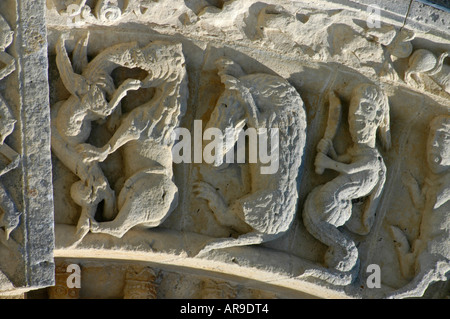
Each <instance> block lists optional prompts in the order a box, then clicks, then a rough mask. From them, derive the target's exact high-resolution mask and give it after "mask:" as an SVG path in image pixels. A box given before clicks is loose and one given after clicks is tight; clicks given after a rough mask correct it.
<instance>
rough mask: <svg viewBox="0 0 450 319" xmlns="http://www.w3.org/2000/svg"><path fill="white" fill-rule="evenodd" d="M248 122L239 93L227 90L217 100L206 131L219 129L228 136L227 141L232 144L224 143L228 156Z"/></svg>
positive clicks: (224, 152)
mask: <svg viewBox="0 0 450 319" xmlns="http://www.w3.org/2000/svg"><path fill="white" fill-rule="evenodd" d="M247 121H248V119H247V116H246V112H245V109H244V107H243V103H242V99H241V98H240V97H239V92H237V91H234V90H226V91H225V92H223V93H222V95H221V96H220V97H219V99H218V100H217V103H216V106H215V107H214V110H213V112H212V114H211V117H210V119H209V121H208V123H207V124H206V127H205V130H206V129H209V128H217V129H219V130H220V132H222V134H226V135H227V136H226V141H227V142H228V141H229V142H230V143H224V148H223V154H226V153H227V152H228V151H229V150H230V149H231V148H232V147H234V144H236V142H237V140H238V138H239V132H240V131H241V130H242V129H243V128H244V126H245V124H246V123H247Z"/></svg>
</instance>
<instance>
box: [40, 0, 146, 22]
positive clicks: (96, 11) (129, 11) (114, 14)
mask: <svg viewBox="0 0 450 319" xmlns="http://www.w3.org/2000/svg"><path fill="white" fill-rule="evenodd" d="M87 2H88V1H87V0H77V1H75V0H74V1H72V2H71V3H67V4H66V5H65V6H63V7H61V6H60V5H59V3H58V2H56V1H53V0H50V3H47V6H48V7H49V9H56V11H58V13H59V15H60V16H61V17H65V18H67V19H68V21H70V22H71V23H75V24H76V23H103V24H107V23H114V22H117V21H119V20H121V19H123V18H125V17H127V16H129V15H134V16H137V17H139V16H141V15H143V14H145V11H146V8H148V7H149V6H150V5H151V4H152V3H153V2H154V1H153V0H128V1H126V2H125V3H124V1H119V0H97V1H95V2H94V3H93V4H87Z"/></svg>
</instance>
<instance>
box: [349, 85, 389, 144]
mask: <svg viewBox="0 0 450 319" xmlns="http://www.w3.org/2000/svg"><path fill="white" fill-rule="evenodd" d="M348 121H349V129H350V134H351V136H352V139H353V141H354V142H355V143H364V144H370V145H372V146H375V140H376V133H377V130H378V132H379V134H380V137H381V142H382V144H383V147H384V148H386V149H389V148H390V146H391V135H390V128H389V122H390V120H389V102H388V98H387V96H386V95H385V94H384V92H383V91H382V90H381V89H380V88H379V87H378V86H376V85H373V84H360V85H358V86H357V87H356V88H355V89H354V90H353V95H352V99H351V101H350V110H349V117H348Z"/></svg>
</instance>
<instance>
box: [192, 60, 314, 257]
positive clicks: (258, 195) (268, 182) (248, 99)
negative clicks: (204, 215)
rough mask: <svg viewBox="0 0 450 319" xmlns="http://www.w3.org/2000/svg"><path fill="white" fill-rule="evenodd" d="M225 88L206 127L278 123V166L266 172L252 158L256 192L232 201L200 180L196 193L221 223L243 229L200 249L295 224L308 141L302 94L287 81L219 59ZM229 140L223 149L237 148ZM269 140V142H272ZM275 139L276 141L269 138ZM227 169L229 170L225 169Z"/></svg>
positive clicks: (265, 236) (252, 240) (254, 240)
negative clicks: (246, 72)
mask: <svg viewBox="0 0 450 319" xmlns="http://www.w3.org/2000/svg"><path fill="white" fill-rule="evenodd" d="M217 66H218V69H219V75H220V77H221V80H222V83H223V84H224V85H225V91H224V92H223V93H222V95H221V96H220V97H219V99H218V101H217V104H216V106H215V108H214V110H213V112H212V114H211V117H210V120H209V122H208V123H207V125H206V128H211V127H215V128H218V129H219V130H221V131H222V132H225V131H226V130H227V128H228V129H235V131H236V132H239V130H240V129H242V128H243V127H244V126H247V128H254V129H260V128H266V129H269V128H274V127H276V128H278V130H279V169H278V170H277V172H275V173H274V174H262V173H261V166H262V164H261V163H259V162H257V163H250V164H248V165H249V169H250V174H251V192H250V193H248V194H246V195H244V196H242V197H241V198H238V199H237V200H236V201H235V202H232V203H230V204H227V203H226V202H225V201H224V199H223V197H222V195H221V194H219V193H218V192H217V191H216V189H215V188H214V187H213V186H212V185H210V184H208V183H206V182H197V183H196V184H195V186H194V192H195V193H196V194H197V196H198V197H199V198H202V199H205V200H206V201H207V202H208V205H209V207H210V209H211V210H212V212H213V213H214V216H215V217H216V219H217V220H218V222H219V223H220V224H222V225H224V226H228V227H231V228H232V229H234V230H236V231H238V232H239V233H241V235H240V236H239V237H238V238H220V239H214V240H212V241H211V242H210V243H208V244H206V246H205V247H204V248H203V250H202V251H201V252H200V253H201V254H203V253H206V252H208V251H211V250H213V249H221V248H227V247H233V246H242V245H252V244H260V243H263V242H267V241H270V240H273V239H275V238H278V237H279V236H281V235H283V234H284V233H285V232H286V231H287V230H288V229H289V227H290V225H291V223H292V221H293V219H294V216H295V211H296V205H297V197H298V194H297V175H298V174H299V170H300V166H301V162H302V156H303V149H304V146H305V141H306V116H305V112H304V109H303V101H302V99H301V98H300V95H299V94H298V93H297V91H296V90H295V89H294V87H292V86H291V85H290V84H289V83H288V82H287V81H286V80H284V79H282V78H281V77H278V76H274V75H269V74H261V73H258V74H250V75H246V74H244V71H243V70H242V69H241V67H240V66H239V65H238V64H237V63H235V62H233V61H231V60H229V59H226V58H223V59H220V60H218V61H217ZM238 138H239V134H234V136H233V143H225V144H226V146H225V147H226V149H225V150H224V151H223V154H226V153H227V152H228V150H229V149H230V148H232V147H234V144H235V143H236V142H237V140H238ZM268 143H269V142H268ZM270 143H272V144H273V143H274V141H273V140H272V141H270ZM224 172H225V171H224Z"/></svg>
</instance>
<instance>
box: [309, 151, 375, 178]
mask: <svg viewBox="0 0 450 319" xmlns="http://www.w3.org/2000/svg"><path fill="white" fill-rule="evenodd" d="M315 165H316V167H323V168H324V169H327V168H328V169H332V170H334V171H337V172H339V173H343V174H354V173H357V172H360V171H363V170H366V169H368V168H369V167H370V163H369V162H367V163H364V162H361V161H359V162H355V163H350V164H345V163H341V162H338V161H335V160H333V159H331V158H330V157H328V156H327V155H325V154H323V153H317V156H316V161H315Z"/></svg>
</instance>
